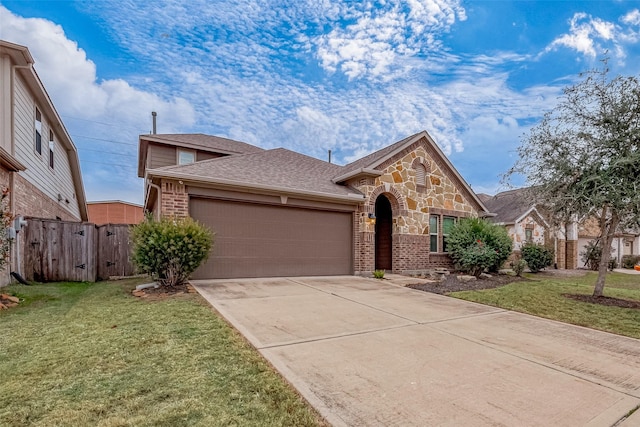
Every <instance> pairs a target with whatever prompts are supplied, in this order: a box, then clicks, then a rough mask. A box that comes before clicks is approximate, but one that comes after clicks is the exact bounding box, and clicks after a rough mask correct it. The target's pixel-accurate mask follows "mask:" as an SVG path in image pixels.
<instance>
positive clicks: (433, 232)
mask: <svg viewBox="0 0 640 427" xmlns="http://www.w3.org/2000/svg"><path fill="white" fill-rule="evenodd" d="M439 219H440V216H439V215H431V216H430V217H429V251H431V252H438V222H439Z"/></svg>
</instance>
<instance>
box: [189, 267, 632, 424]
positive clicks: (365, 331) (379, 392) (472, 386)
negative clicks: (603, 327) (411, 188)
mask: <svg viewBox="0 0 640 427" xmlns="http://www.w3.org/2000/svg"><path fill="white" fill-rule="evenodd" d="M193 285H194V287H195V288H196V289H197V290H198V292H199V293H200V294H201V295H202V296H203V297H204V298H205V299H206V300H207V301H208V302H209V303H210V304H211V305H212V306H213V307H214V308H215V309H216V310H217V311H218V312H219V313H220V314H221V315H222V316H223V317H225V318H226V319H227V320H228V321H229V322H230V323H231V324H232V325H233V326H234V327H235V328H236V329H238V331H240V332H241V333H242V334H243V335H244V336H245V337H247V339H248V340H249V341H250V342H251V343H252V344H253V345H254V346H255V347H256V348H257V349H258V350H259V351H260V353H262V355H263V356H264V357H265V358H266V359H267V360H269V361H270V362H271V363H272V364H273V365H274V366H275V367H276V369H278V371H280V372H281V373H282V374H283V375H284V376H285V378H287V380H288V381H290V382H291V383H292V384H293V385H294V387H296V388H297V389H298V391H299V392H300V393H301V394H302V395H303V396H304V397H305V398H306V399H307V400H308V401H309V402H310V403H311V404H312V405H313V406H314V407H315V408H316V409H317V410H318V411H319V412H320V413H321V414H322V416H324V417H325V418H326V419H327V421H329V422H330V423H331V424H333V425H335V426H394V425H397V426H431V425H439V426H440V425H450V426H461V425H464V426H545V427H546V426H585V425H587V426H613V425H616V423H618V424H617V425H618V426H623V427H631V426H637V425H640V410H638V411H637V412H635V413H634V414H633V415H631V416H630V417H628V418H627V417H626V416H627V414H628V413H629V412H631V411H633V410H634V409H635V408H638V406H640V340H636V339H632V338H626V337H622V336H618V335H614V334H609V333H606V332H600V331H594V330H591V329H587V328H582V327H579V326H573V325H567V324H564V323H559V322H555V321H551V320H545V319H541V318H537V317H533V316H529V315H525V314H520V313H514V312H510V311H506V310H502V309H497V308H494V307H489V306H484V305H480V304H475V303H470V302H466V301H461V300H456V299H454V298H449V297H445V296H441V295H435V294H429V293H425V292H421V291H416V290H413V289H409V288H403V287H399V286H395V285H390V284H387V283H384V281H379V280H374V279H367V278H360V277H352V276H338V277H295V278H269V279H243V280H237V279H229V280H199V281H194V282H193Z"/></svg>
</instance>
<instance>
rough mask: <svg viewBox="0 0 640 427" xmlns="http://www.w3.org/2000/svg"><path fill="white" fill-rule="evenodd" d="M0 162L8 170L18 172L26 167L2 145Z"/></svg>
mask: <svg viewBox="0 0 640 427" xmlns="http://www.w3.org/2000/svg"><path fill="white" fill-rule="evenodd" d="M0 164H1V165H2V166H4V167H5V168H7V169H8V170H9V172H20V171H23V170H26V169H27V167H26V166H25V165H23V164H22V163H20V162H19V161H18V160H17V159H16V158H15V157H13V156H12V155H11V154H9V153H8V152H7V150H5V149H4V148H2V147H0Z"/></svg>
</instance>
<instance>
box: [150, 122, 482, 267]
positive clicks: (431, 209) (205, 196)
mask: <svg viewBox="0 0 640 427" xmlns="http://www.w3.org/2000/svg"><path fill="white" fill-rule="evenodd" d="M139 143H140V144H139V164H138V176H140V177H142V178H144V179H145V201H144V208H145V209H146V210H147V211H149V212H153V213H154V215H157V216H160V215H162V216H176V217H185V216H191V217H193V218H195V219H196V220H198V221H200V222H202V223H203V224H205V225H207V226H208V227H210V228H211V229H212V230H213V231H214V232H215V234H216V235H215V243H214V248H213V251H212V255H211V256H210V257H209V259H208V261H207V262H206V263H205V264H204V265H203V266H201V267H200V268H199V269H198V270H197V271H196V272H195V273H194V278H233V277H268V276H301V275H339V274H368V273H370V272H371V271H373V270H374V269H384V270H387V271H393V272H408V271H423V270H428V269H431V268H434V267H447V266H450V265H451V261H450V258H449V256H448V254H447V248H446V235H447V233H448V230H449V229H450V227H451V226H452V225H453V224H454V222H455V221H456V220H457V219H458V218H462V217H471V216H484V215H486V214H487V213H488V210H487V208H486V207H485V205H484V204H483V203H482V201H481V200H480V199H479V198H478V197H477V196H476V194H475V193H474V192H473V191H472V190H471V188H470V187H469V185H468V184H467V182H466V181H465V180H464V179H463V178H462V176H460V174H459V173H458V172H457V171H456V169H455V168H454V167H453V165H452V164H451V162H450V161H449V160H448V159H447V157H446V156H445V155H444V154H443V153H442V151H441V150H440V149H439V148H438V146H437V145H436V144H435V142H434V141H433V139H432V138H431V137H430V136H429V134H428V133H427V132H426V131H422V132H419V133H416V134H415V135H411V136H409V137H407V138H405V139H403V140H401V141H398V142H396V143H394V144H392V145H389V146H387V147H385V148H383V149H381V150H378V151H376V152H374V153H372V154H370V155H368V156H366V157H363V158H361V159H359V160H356V161H354V162H352V163H350V164H347V165H345V166H340V165H336V164H332V163H329V162H327V161H323V160H319V159H315V158H312V157H309V156H306V155H304V154H300V153H297V152H294V151H290V150H287V149H284V148H276V149H271V150H263V149H262V148H259V147H256V146H253V145H250V144H246V143H243V142H238V141H233V140H229V139H226V138H220V137H215V136H209V135H202V134H187V135H184V134H178V135H175V134H174V135H157V134H151V135H141V136H140V139H139Z"/></svg>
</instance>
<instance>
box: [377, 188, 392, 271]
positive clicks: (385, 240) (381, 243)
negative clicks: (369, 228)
mask: <svg viewBox="0 0 640 427" xmlns="http://www.w3.org/2000/svg"><path fill="white" fill-rule="evenodd" d="M392 248H393V246H392V242H391V203H389V199H387V198H386V197H385V196H383V195H380V196H378V198H377V199H376V270H389V271H391V269H392V264H391V254H392V252H393V249H392Z"/></svg>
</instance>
